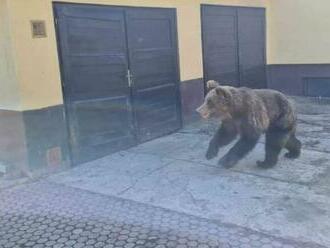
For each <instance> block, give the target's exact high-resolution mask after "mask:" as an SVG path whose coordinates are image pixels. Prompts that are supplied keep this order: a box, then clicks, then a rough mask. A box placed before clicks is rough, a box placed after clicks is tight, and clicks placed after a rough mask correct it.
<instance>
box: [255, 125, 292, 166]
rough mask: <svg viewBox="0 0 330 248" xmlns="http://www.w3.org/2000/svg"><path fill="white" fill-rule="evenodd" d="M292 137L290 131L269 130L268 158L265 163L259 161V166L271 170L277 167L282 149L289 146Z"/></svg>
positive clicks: (267, 137)
mask: <svg viewBox="0 0 330 248" xmlns="http://www.w3.org/2000/svg"><path fill="white" fill-rule="evenodd" d="M289 137H290V132H289V131H284V130H269V131H268V132H267V133H266V144H265V150H266V157H265V160H264V161H258V162H257V165H258V166H259V167H262V168H271V167H273V166H275V165H276V163H277V161H278V156H279V154H280V152H281V150H282V148H283V147H284V146H285V145H286V144H287V141H288V139H289Z"/></svg>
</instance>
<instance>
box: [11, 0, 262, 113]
mask: <svg viewBox="0 0 330 248" xmlns="http://www.w3.org/2000/svg"><path fill="white" fill-rule="evenodd" d="M60 1H61V0H60ZM63 1H64V2H79V3H94V4H107V5H122V6H123V5H127V6H147V7H175V8H177V15H178V16H177V18H178V35H179V53H180V70H181V80H189V79H194V78H200V77H202V75H203V71H202V44H201V26H200V4H201V3H209V4H225V5H239V6H261V7H266V6H267V2H268V0H157V1H156V0H76V1H72V0H63ZM8 7H9V15H10V18H11V22H12V36H13V37H12V38H13V46H14V49H15V60H16V66H17V78H18V81H19V84H20V93H21V108H22V109H24V110H25V109H36V108H42V107H47V106H51V105H57V104H61V103H62V102H63V97H62V90H61V83H60V72H59V64H58V57H57V48H56V39H55V30H54V22H53V11H52V1H51V0H28V1H27V0H10V1H9V6H8ZM34 19H37V20H38V19H41V20H45V21H46V24H47V33H48V36H47V38H42V39H33V38H32V36H31V28H30V21H31V20H34Z"/></svg>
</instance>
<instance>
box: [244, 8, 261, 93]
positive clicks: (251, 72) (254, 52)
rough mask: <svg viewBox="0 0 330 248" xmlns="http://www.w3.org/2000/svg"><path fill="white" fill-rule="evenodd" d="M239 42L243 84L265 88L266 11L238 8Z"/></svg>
mask: <svg viewBox="0 0 330 248" xmlns="http://www.w3.org/2000/svg"><path fill="white" fill-rule="evenodd" d="M238 42H239V60H240V77H241V84H242V85H244V86H247V87H251V88H265V87H266V86H267V85H266V83H267V82H266V81H267V78H266V66H265V65H266V57H265V50H266V49H265V47H266V44H265V13H264V10H263V9H258V8H239V9H238Z"/></svg>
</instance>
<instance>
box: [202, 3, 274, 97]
mask: <svg viewBox="0 0 330 248" xmlns="http://www.w3.org/2000/svg"><path fill="white" fill-rule="evenodd" d="M205 7H222V8H235V9H236V12H237V10H238V9H240V8H248V9H261V10H263V11H264V13H265V20H264V44H265V45H264V64H265V67H266V66H267V9H266V8H265V7H250V6H234V5H222V4H201V5H200V20H201V41H202V59H203V82H204V95H206V94H207V88H206V77H205V75H206V70H205V68H206V65H205V50H206V45H205V41H204V39H205V38H204V30H203V27H204V10H203V9H204V8H205ZM237 19H238V15H236V21H237ZM237 25H238V22H237ZM236 32H237V34H236V35H237V50H238V51H237V59H238V65H237V66H238V73H239V75H238V76H239V86H241V73H240V59H239V41H238V28H237V30H236ZM266 69H267V68H265V70H266ZM265 73H266V82H265V86H266V88H268V80H267V70H266V71H265Z"/></svg>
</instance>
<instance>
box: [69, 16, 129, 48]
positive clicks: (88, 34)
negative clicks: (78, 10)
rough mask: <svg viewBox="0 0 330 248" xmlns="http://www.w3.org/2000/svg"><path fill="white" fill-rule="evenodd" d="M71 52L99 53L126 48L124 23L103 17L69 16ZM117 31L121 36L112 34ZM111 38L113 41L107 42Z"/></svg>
mask: <svg viewBox="0 0 330 248" xmlns="http://www.w3.org/2000/svg"><path fill="white" fill-rule="evenodd" d="M67 25H68V27H67V28H68V32H69V35H68V43H69V44H70V45H69V49H70V53H71V54H81V53H83V54H98V53H102V54H104V53H111V52H118V50H119V51H124V50H125V43H123V42H122V40H123V38H124V37H125V36H124V35H125V34H124V33H123V23H122V22H120V21H119V20H118V21H109V20H101V19H98V20H96V19H83V20H82V19H81V18H78V17H69V18H67ZM113 33H117V34H121V36H119V35H116V36H112V35H111V34H113ZM109 40H111V42H107V41H109Z"/></svg>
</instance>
